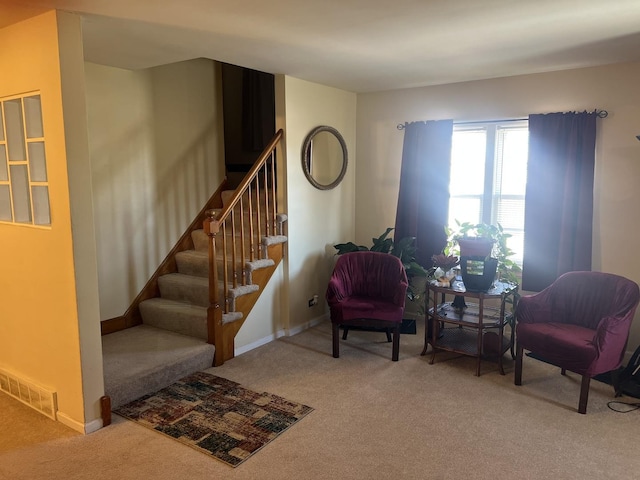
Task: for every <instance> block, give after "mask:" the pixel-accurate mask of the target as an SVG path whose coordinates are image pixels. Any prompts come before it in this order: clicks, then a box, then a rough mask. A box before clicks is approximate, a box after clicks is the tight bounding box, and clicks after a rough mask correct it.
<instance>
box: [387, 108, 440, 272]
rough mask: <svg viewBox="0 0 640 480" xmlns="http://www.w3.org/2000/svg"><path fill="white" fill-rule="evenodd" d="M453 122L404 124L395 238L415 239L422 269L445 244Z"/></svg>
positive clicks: (428, 264) (417, 256) (417, 257)
mask: <svg viewBox="0 0 640 480" xmlns="http://www.w3.org/2000/svg"><path fill="white" fill-rule="evenodd" d="M452 134H453V120H438V121H428V122H413V123H410V124H407V125H405V129H404V143H403V147H402V168H401V171H400V191H399V194H398V208H397V211H396V225H395V231H394V239H395V240H400V239H401V238H404V237H416V246H417V252H416V260H417V262H418V263H420V264H421V265H423V266H425V267H430V266H431V265H432V262H431V256H432V255H434V254H438V253H441V252H442V249H443V248H444V246H445V245H446V243H447V237H446V235H445V232H444V226H445V225H446V224H447V220H448V219H447V217H448V215H449V176H450V170H451V138H452Z"/></svg>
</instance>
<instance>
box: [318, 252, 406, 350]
mask: <svg viewBox="0 0 640 480" xmlns="http://www.w3.org/2000/svg"><path fill="white" fill-rule="evenodd" d="M407 285H408V283H407V275H406V273H405V271H404V267H403V266H402V262H401V261H400V259H398V258H396V257H394V256H393V255H389V254H388V253H379V252H367V251H363V252H352V253H345V254H343V255H341V256H340V257H339V258H338V261H337V263H336V266H335V268H334V270H333V274H332V275H331V279H330V280H329V286H328V288H327V295H326V298H327V303H328V304H329V308H330V310H331V323H332V329H333V356H334V357H335V358H338V357H339V356H340V352H339V348H340V347H339V332H338V329H339V327H340V326H341V325H342V326H344V327H347V328H348V327H350V326H351V327H363V328H376V329H383V330H386V331H387V332H388V331H392V332H393V347H392V357H391V358H392V360H393V361H398V353H399V350H400V324H401V323H402V315H403V313H404V301H405V295H406V292H407Z"/></svg>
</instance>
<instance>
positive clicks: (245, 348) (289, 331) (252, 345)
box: [233, 314, 329, 357]
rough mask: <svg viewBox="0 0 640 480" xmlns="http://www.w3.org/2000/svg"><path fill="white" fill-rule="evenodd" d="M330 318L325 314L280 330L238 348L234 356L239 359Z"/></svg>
mask: <svg viewBox="0 0 640 480" xmlns="http://www.w3.org/2000/svg"><path fill="white" fill-rule="evenodd" d="M328 318H329V315H328V314H324V315H321V316H320V317H317V318H314V319H312V320H309V321H308V322H306V323H303V324H302V325H296V326H295V327H294V328H290V329H282V330H278V331H277V332H275V333H273V334H271V335H268V336H266V337H263V338H261V339H259V340H256V341H255V342H252V343H249V344H247V345H243V346H242V347H238V348H236V349H234V351H233V352H234V355H235V356H236V357H237V356H238V355H242V354H243V353H247V352H249V351H251V350H253V349H254V348H258V347H261V346H262V345H266V344H267V343H270V342H273V341H274V340H277V339H278V338H280V337H291V336H293V335H297V334H298V333H300V332H303V331H305V330H307V329H309V328H311V327H315V326H316V325H319V324H320V323H322V322H324V321H325V320H327V319H328Z"/></svg>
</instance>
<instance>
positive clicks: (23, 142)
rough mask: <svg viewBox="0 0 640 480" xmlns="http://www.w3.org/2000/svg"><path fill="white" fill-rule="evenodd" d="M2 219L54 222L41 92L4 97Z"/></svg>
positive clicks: (0, 115)
mask: <svg viewBox="0 0 640 480" xmlns="http://www.w3.org/2000/svg"><path fill="white" fill-rule="evenodd" d="M0 222H11V223H21V224H30V225H50V224H51V215H50V209H49V184H48V179H47V164H46V159H45V148H44V131H43V127H42V106H41V104H40V95H33V94H32V95H28V96H23V97H10V98H5V99H0Z"/></svg>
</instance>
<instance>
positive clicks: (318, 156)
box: [302, 125, 347, 190]
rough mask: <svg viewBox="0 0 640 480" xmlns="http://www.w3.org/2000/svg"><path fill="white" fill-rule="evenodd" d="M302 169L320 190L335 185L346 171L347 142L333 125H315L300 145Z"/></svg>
mask: <svg viewBox="0 0 640 480" xmlns="http://www.w3.org/2000/svg"><path fill="white" fill-rule="evenodd" d="M302 169H303V170H304V174H305V175H306V177H307V179H308V180H309V182H310V183H311V185H313V186H314V187H316V188H319V189H320V190H329V189H331V188H334V187H335V186H337V185H338V184H339V183H340V182H341V181H342V179H343V178H344V175H345V173H347V144H346V143H345V141H344V138H342V135H341V134H340V132H338V131H337V130H336V129H335V128H333V127H327V126H325V125H322V126H320V127H316V128H314V129H313V130H311V132H309V135H307V137H306V138H305V140H304V144H303V145H302Z"/></svg>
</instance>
